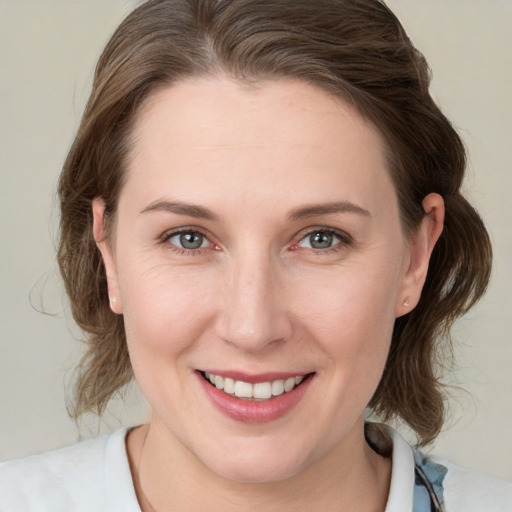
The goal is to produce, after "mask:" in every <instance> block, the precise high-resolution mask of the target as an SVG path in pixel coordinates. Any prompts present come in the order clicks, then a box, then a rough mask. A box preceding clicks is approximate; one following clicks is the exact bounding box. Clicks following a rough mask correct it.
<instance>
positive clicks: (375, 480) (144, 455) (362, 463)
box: [127, 424, 391, 512]
mask: <svg viewBox="0 0 512 512" xmlns="http://www.w3.org/2000/svg"><path fill="white" fill-rule="evenodd" d="M360 430H361V432H360V437H359V436H354V437H357V438H358V442H357V443H356V444H354V441H353V440H352V439H347V440H346V441H347V442H344V443H343V446H341V445H340V446H337V447H336V448H335V449H334V450H332V451H331V452H329V453H328V454H327V455H326V456H324V457H322V458H321V459H319V460H317V461H315V462H314V463H312V464H311V465H309V466H308V467H307V468H305V469H304V470H303V471H300V472H298V473H297V474H296V475H294V476H292V477H289V478H287V479H285V480H281V481H278V482H262V483H245V482H237V481H233V480H228V479H226V478H223V477H221V476H219V475H217V474H215V473H213V472H212V471H210V470H209V468H207V467H205V466H204V465H203V464H202V463H201V462H200V461H199V460H198V459H197V458H196V457H195V456H194V455H193V454H191V453H190V452H189V451H188V450H187V449H186V448H185V447H183V446H182V445H180V443H179V442H176V440H174V439H171V440H167V442H165V443H163V442H162V439H161V436H159V435H158V434H159V433H158V432H157V429H154V428H153V427H150V424H146V425H144V426H142V427H139V428H138V429H135V430H133V431H132V432H130V434H129V436H128V439H127V451H128V455H129V460H130V466H131V470H132V475H133V480H134V485H135V490H136V493H137V497H138V499H139V503H140V505H141V508H142V511H143V512H170V511H174V510H180V511H183V512H195V511H199V510H222V511H223V512H231V511H233V512H234V511H237V512H238V511H240V510H244V511H247V512H256V511H258V512H259V511H260V510H265V511H266V512H274V511H275V512H277V511H279V512H281V511H282V510H283V509H284V510H294V512H303V511H304V512H305V511H310V510H322V511H326V512H330V511H332V512H334V511H340V510H351V511H354V512H357V511H361V512H362V511H365V512H383V511H384V510H385V506H386V505H385V504H386V501H387V495H388V491H389V483H390V477H391V461H390V459H386V458H384V457H381V456H380V455H378V454H377V453H375V452H374V451H373V450H372V449H371V448H370V447H369V446H368V444H367V443H366V442H365V441H364V433H363V428H362V426H361V429H360ZM169 441H170V442H169ZM346 446H348V447H349V449H347V448H346ZM163 447H165V449H164V448H163ZM212 504H215V506H214V507H212Z"/></svg>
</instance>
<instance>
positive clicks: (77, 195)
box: [58, 0, 491, 443]
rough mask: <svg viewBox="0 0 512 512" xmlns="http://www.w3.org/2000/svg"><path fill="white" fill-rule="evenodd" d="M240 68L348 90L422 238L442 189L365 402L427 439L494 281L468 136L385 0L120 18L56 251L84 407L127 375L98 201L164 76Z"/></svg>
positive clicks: (110, 186) (256, 4)
mask: <svg viewBox="0 0 512 512" xmlns="http://www.w3.org/2000/svg"><path fill="white" fill-rule="evenodd" d="M219 73H223V74H227V75H228V76H231V77H233V78H234V79H238V80H245V81H261V80H269V79H271V80H274V79H279V78H292V79H298V80H303V81H306V82H309V83H311V84H313V85H316V86H317V87H320V88H322V89H324V90H326V91H328V92H329V93H331V94H333V95H335V96H337V97H340V98H342V99H344V100H345V101H348V102H350V103H351V104H352V105H353V106H354V107H355V108H356V109H358V111H359V112H360V113H361V115H363V116H364V117H365V118H366V119H368V120H369V121H370V122H371V123H373V124H374V125H375V126H376V127H377V128H378V129H379V131H380V133H381V134H382V136H383V137H384V139H385V141H386V143H387V149H388V162H389V171H390V174H391V177H392V179H393V181H394V184H395V187H396V190H397V194H398V198H399V205H400V212H401V219H402V225H403V229H404V233H405V234H406V235H407V236H413V235H414V233H415V230H416V229H417V227H418V225H419V223H420V221H421V219H422V218H423V216H424V214H425V213H424V211H423V209H422V206H421V202H422V199H423V198H424V197H425V196H426V195H427V194H429V193H431V192H437V193H439V194H441V195H442V196H443V198H444V200H445V204H446V218H445V229H444V231H443V233H442V235H441V238H440V240H439V242H438V243H437V245H436V247H435V249H434V252H433V255H432V258H431V262H430V268H429V271H428V275H427V280H426V283H425V286H424V290H423V294H422V297H421V299H420V302H419V304H418V306H417V307H416V308H415V309H414V310H413V311H412V312H411V313H409V314H408V315H406V316H403V317H400V318H398V319H397V320H396V323H395V328H394V332H393V338H392V343H391V350H390V354H389V357H388V361H387V364H386V368H385V371H384V375H383V377H382V380H381V382H380V384H379V386H378V389H377V391H376V392H375V395H374V396H373V398H372V400H371V403H370V407H371V408H372V409H373V410H374V411H375V412H376V413H378V414H379V415H380V416H381V417H382V418H383V419H384V420H390V419H393V418H399V419H402V420H403V421H405V422H406V423H408V424H409V425H410V426H411V427H412V428H413V429H414V430H415V431H416V433H417V435H418V437H419V440H420V442H422V443H426V442H429V441H431V440H432V439H433V438H434V437H435V436H436V435H437V434H438V432H439V430H440V428H441V426H442V424H443V417H444V399H443V393H442V391H443V388H442V385H441V384H440V382H439V379H438V375H437V373H436V372H437V369H438V358H439V356H438V354H439V353H440V352H439V349H440V348H441V347H443V346H447V344H448V346H449V336H448V334H449V329H450V327H451V325H452V323H453V322H454V320H455V319H456V318H457V317H459V316H460V315H462V314H463V313H465V312H466V311H467V309H468V308H469V307H471V306H472V305H473V304H474V302H475V301H476V300H478V298H479V297H480V296H481V295H482V294H483V292H484V291H485V288H486V285H487V282H488V279H489V273H490V268H491V246H490V242H489V237H488V234H487V232H486V230H485V227H484V225H483V223H482V221H481V219H480V217H479V216H478V214H477V213H476V211H475V210H474V209H473V208H472V207H471V206H470V205H469V203H468V202H467V201H466V200H465V199H464V198H463V197H462V196H461V194H460V192H459V190H460V186H461V183H462V179H463V175H464V169H465V151H464V147H463V144H462V142H461V140H460V138H459V136H458V135H457V133H456V132H455V130H454V129H453V127H452V126H451V124H450V122H449V121H448V120H447V119H446V117H445V116H444V115H443V114H442V113H441V111H440V110H439V108H438V107H437V106H436V105H435V103H434V101H433V100H432V98H431V97H430V95H429V82H430V77H429V69H428V66H427V64H426V62H425V60H424V58H423V57H422V55H421V54H420V53H419V52H418V51H417V50H416V49H415V48H414V46H413V45H412V43H411V42H410V40H409V39H408V37H407V35H406V33H405V31H404V29H403V28H402V26H401V25H400V23H399V21H398V20H397V18H396V17H395V15H394V14H393V13H392V12H391V11H390V10H389V9H388V8H387V7H386V5H385V4H384V3H383V2H381V1H379V0H315V1H314V2H312V1H311V0H273V1H272V2H269V1H268V0H150V1H148V2H146V3H144V4H142V5H141V6H139V7H138V8H137V9H135V11H134V12H133V13H132V14H130V15H129V16H128V17H127V18H126V19H125V20H124V21H123V23H122V24H121V25H120V26H119V28H118V29H117V30H116V32H115V33H114V35H113V36H112V38H111V40H110V41H109V43H108V44H107V46H106V48H105V50H104V52H103V54H102V55H101V58H100V60H99V62H98V65H97V68H96V72H95V77H94V83H93V88H92V92H91V95H90V98H89V101H88V103H87V106H86V109H85V112H84V115H83V118H82V122H81V125H80V127H79V130H78V134H77V136H76V139H75V141H74V143H73V145H72V147H71V149H70V152H69V154H68V157H67V159H66V162H65V164H64V169H63V171H62V175H61V178H60V182H59V197H60V202H61V213H62V216H61V239H60V246H59V251H58V260H59V264H60V268H61V272H62V275H63V278H64V281H65V284H66V289H67V292H68V294H69V297H70V301H71V307H72V312H73V316H74V318H75V320H76V322H77V323H78V325H79V326H80V327H81V328H82V329H83V330H84V331H85V332H86V333H87V351H86V353H85V355H84V356H83V359H82V361H81V363H80V365H79V368H78V370H79V371H78V378H77V382H76V396H75V409H74V416H75V418H76V417H78V416H80V415H81V414H82V413H84V412H86V411H95V412H97V413H98V414H101V413H102V411H103V410H104V408H105V406H106V404H107V402H108V400H109V398H110V397H111V396H112V395H113V394H114V393H115V392H116V391H118V390H119V389H120V388H121V387H122V386H123V385H124V384H126V383H128V382H129V381H130V379H131V378H132V370H131V365H130V361H129V356H128V352H127V349H126V340H125V332H124V326H123V319H122V317H121V316H117V315H115V314H113V313H112V312H111V311H110V309H109V300H108V295H107V284H106V277H105V271H104V268H103V263H102V260H101V257H100V253H99V251H98V249H97V247H96V244H95V242H94V239H93V235H92V213H91V202H92V200H93V199H94V198H95V197H101V198H102V199H103V200H104V202H105V205H106V218H107V227H108V226H109V225H111V221H112V220H113V219H114V217H115V212H116V204H117V198H118V196H119V192H120V190H121V188H122V184H123V169H124V164H125V161H126V157H127V154H128V152H129V150H130V134H131V130H132V127H133V123H134V119H135V117H136V113H137V112H138V109H139V107H140V105H141V103H142V102H143V101H144V100H145V99H146V98H147V97H148V96H149V95H150V94H151V93H153V92H154V91H155V90H156V89H157V88H159V87H162V86H164V85H168V84H171V83H173V82H176V81H178V80H181V79H184V78H187V77H193V76H201V75H207V74H219Z"/></svg>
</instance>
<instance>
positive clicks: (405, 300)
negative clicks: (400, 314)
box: [402, 297, 409, 308]
mask: <svg viewBox="0 0 512 512" xmlns="http://www.w3.org/2000/svg"><path fill="white" fill-rule="evenodd" d="M402 306H403V307H404V308H408V307H409V297H405V299H404V301H403V303H402Z"/></svg>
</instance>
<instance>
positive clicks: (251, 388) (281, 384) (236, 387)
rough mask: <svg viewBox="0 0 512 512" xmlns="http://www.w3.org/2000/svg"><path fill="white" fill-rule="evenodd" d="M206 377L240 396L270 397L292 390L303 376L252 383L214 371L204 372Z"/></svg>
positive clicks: (228, 391) (223, 388)
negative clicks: (223, 375)
mask: <svg viewBox="0 0 512 512" xmlns="http://www.w3.org/2000/svg"><path fill="white" fill-rule="evenodd" d="M204 374H205V376H206V378H207V379H208V380H209V381H210V382H211V383H212V384H213V385H214V386H215V387H216V388H217V389H222V390H224V391H225V392H226V393H229V394H231V395H235V396H237V397H238V398H260V399H265V398H270V397H272V396H279V395H282V394H283V393H287V392H288V391H291V390H292V389H293V388H294V387H295V386H297V385H298V384H300V383H301V382H302V380H303V378H304V377H303V376H297V377H290V378H288V379H278V380H273V381H268V382H257V383H256V384H250V383H249V382H244V381H241V380H234V379H230V378H229V377H221V376H220V375H215V374H213V373H208V372H205V373H204Z"/></svg>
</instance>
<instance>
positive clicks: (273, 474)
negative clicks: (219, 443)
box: [196, 439, 309, 484]
mask: <svg viewBox="0 0 512 512" xmlns="http://www.w3.org/2000/svg"><path fill="white" fill-rule="evenodd" d="M276 444H277V446H276ZM251 445H252V446H251ZM262 445H265V446H262ZM294 452H295V453H294ZM306 453H308V450H307V449H299V447H297V446H296V447H295V449H293V448H292V447H287V446H286V443H285V442H280V443H272V442H268V441H267V440H261V439H260V440H258V442H251V441H248V440H246V442H245V443H244V442H240V443H234V444H233V445H232V446H229V447H224V448H223V449H221V450H220V451H219V452H217V453H215V454H209V455H206V454H205V456H204V457H201V458H202V460H201V462H202V463H203V464H204V465H205V466H206V467H207V468H208V469H209V470H210V471H212V472H213V473H215V474H216V475H218V476H219V477H221V478H224V479H226V480H230V481H233V482H238V483H247V484H264V483H267V484H271V483H275V482H281V481H283V480H287V479H289V478H293V477H294V476H296V475H297V474H299V473H300V472H301V471H302V470H303V469H304V468H305V467H306V466H307V465H308V461H309V458H308V457H306V456H305V454H306ZM196 455H199V454H196Z"/></svg>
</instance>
